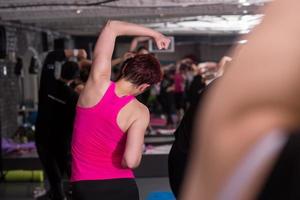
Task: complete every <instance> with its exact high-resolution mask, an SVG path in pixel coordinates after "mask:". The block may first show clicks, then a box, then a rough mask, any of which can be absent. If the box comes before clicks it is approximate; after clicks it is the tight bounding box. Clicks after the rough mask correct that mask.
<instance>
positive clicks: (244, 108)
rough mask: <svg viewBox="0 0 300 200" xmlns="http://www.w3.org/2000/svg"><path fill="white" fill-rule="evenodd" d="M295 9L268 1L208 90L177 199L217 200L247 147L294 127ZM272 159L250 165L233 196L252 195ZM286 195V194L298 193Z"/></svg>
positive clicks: (299, 51) (299, 52) (298, 109)
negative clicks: (244, 41)
mask: <svg viewBox="0 0 300 200" xmlns="http://www.w3.org/2000/svg"><path fill="white" fill-rule="evenodd" d="M299 8H300V2H299V1H292V0H285V1H274V2H272V3H271V4H270V7H269V8H268V9H267V12H266V15H265V18H264V20H263V22H262V24H261V25H260V26H258V27H257V28H256V29H255V30H254V32H253V34H252V35H250V37H249V38H248V41H249V42H248V43H247V44H246V45H245V46H244V47H243V48H241V49H240V51H239V52H238V54H236V56H235V57H234V61H233V62H232V64H231V66H230V69H229V70H228V71H227V72H226V74H225V75H224V76H223V78H222V79H221V80H219V82H218V83H217V84H216V86H215V87H214V88H213V90H212V91H211V92H210V93H209V94H208V97H207V102H205V109H204V112H203V113H202V114H201V115H200V125H199V127H198V131H197V132H196V133H197V134H198V133H201V135H200V136H199V137H198V136H197V139H196V143H195V146H194V152H193V154H192V155H193V156H192V160H191V166H190V168H189V172H188V177H187V182H186V185H185V186H184V190H183V195H182V198H181V199H183V200H194V199H208V200H210V199H222V197H221V196H219V195H220V192H221V191H222V190H223V187H224V186H226V185H227V181H228V180H230V179H231V178H234V175H236V173H238V172H239V171H238V170H236V169H238V167H239V166H240V165H242V164H243V162H242V161H243V160H244V159H245V158H246V157H245V155H248V154H249V153H250V154H251V153H252V152H253V151H250V150H253V147H255V146H256V145H257V144H259V143H260V142H261V141H262V140H263V139H265V138H267V137H269V136H272V132H274V131H275V132H279V133H281V134H283V135H284V134H286V133H287V131H284V130H290V129H293V128H295V127H297V126H299V121H300V117H299V113H300V105H299V77H298V74H299V69H300V68H299V57H300V46H299V44H298V42H297V41H298V38H299V34H298V33H299V29H300V26H299V25H298V24H297V25H295V22H296V19H297V18H298V17H299ZM279 142H280V141H279ZM272 145H273V143H271V146H272ZM267 146H270V144H269V145H267ZM267 146H265V147H267ZM274 158H276V154H272V155H271V156H269V157H266V158H265V159H264V160H263V162H261V163H259V167H257V168H254V169H252V170H254V172H255V173H253V174H252V176H251V177H247V178H249V179H247V182H246V184H245V185H243V187H241V188H239V190H238V191H235V190H233V192H236V194H235V195H236V196H237V198H236V199H255V197H256V195H257V193H258V191H259V190H260V188H261V185H262V184H263V182H264V180H265V177H266V175H267V174H268V172H269V170H270V168H271V166H272V164H273V163H274ZM242 175H247V174H245V173H243V174H242ZM240 180H241V179H240ZM242 180H243V183H244V182H245V180H244V179H242ZM281 184H282V185H281V186H282V187H283V186H284V184H285V183H284V182H282V183H281ZM279 188H280V187H279ZM291 195H292V194H291ZM291 195H290V194H287V196H286V198H288V199H298V198H299V196H298V198H297V197H296V196H293V195H292V196H291ZM290 197H291V198H290Z"/></svg>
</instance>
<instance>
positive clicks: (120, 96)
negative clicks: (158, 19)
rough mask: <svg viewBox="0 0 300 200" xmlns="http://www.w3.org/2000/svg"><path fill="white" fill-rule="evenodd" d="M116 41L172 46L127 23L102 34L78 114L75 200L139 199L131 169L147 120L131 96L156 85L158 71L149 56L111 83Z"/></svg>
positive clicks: (136, 162)
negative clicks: (141, 39) (145, 39)
mask: <svg viewBox="0 0 300 200" xmlns="http://www.w3.org/2000/svg"><path fill="white" fill-rule="evenodd" d="M120 35H144V36H150V37H152V38H153V39H154V40H155V41H156V43H157V45H158V46H159V47H160V48H166V47H167V46H168V45H169V42H170V41H169V39H168V38H166V37H165V36H163V35H162V34H160V33H158V32H156V31H153V30H151V29H148V28H144V27H142V26H139V25H135V24H130V23H126V22H120V21H109V22H108V23H107V24H106V25H105V27H104V28H103V30H102V32H101V34H100V36H99V38H98V41H97V44H96V47H95V51H94V55H95V59H94V62H93V65H92V69H91V73H90V76H89V78H88V81H87V83H86V85H85V88H84V90H83V92H82V93H81V96H80V98H79V101H78V107H77V112H76V119H75V124H74V133H73V140H72V177H71V181H72V182H73V183H72V186H73V199H74V200H77V199H80V200H81V199H84V200H86V199H95V197H101V199H109V200H120V199H123V200H126V199H128V200H134V199H138V198H139V195H138V190H137V186H136V183H135V180H134V175H133V172H132V169H133V168H135V167H137V166H138V165H139V163H140V161H141V156H142V148H143V141H144V134H145V130H146V128H147V126H148V124H149V118H150V116H149V111H148V109H147V108H146V107H145V106H144V105H143V104H141V103H139V102H138V101H137V100H136V99H135V98H134V96H136V95H138V94H141V93H142V92H144V91H145V90H146V89H147V88H148V87H149V86H150V85H153V84H155V83H157V82H159V81H160V80H161V70H160V65H159V62H158V61H157V60H156V58H154V57H153V56H152V55H150V54H148V55H137V56H135V57H133V58H130V59H128V60H127V61H126V63H125V65H124V66H123V68H122V70H121V78H120V79H119V80H118V81H117V82H111V81H110V75H111V57H112V53H113V50H114V43H115V40H116V37H117V36H120Z"/></svg>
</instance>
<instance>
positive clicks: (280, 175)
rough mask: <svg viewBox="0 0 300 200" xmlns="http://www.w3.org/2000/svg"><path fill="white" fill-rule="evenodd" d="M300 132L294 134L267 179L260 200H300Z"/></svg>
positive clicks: (259, 196)
mask: <svg viewBox="0 0 300 200" xmlns="http://www.w3.org/2000/svg"><path fill="white" fill-rule="evenodd" d="M299 155H300V132H299V131H297V132H296V133H292V134H291V135H290V136H289V139H288V142H287V143H286V145H285V146H284V148H283V150H282V151H281V153H280V154H279V157H278V159H277V161H276V163H275V165H274V167H273V169H272V171H271V173H270V175H269V176H268V178H267V179H266V183H265V185H264V186H263V187H262V190H261V192H260V193H259V195H258V197H257V199H258V200H269V199H272V200H298V199H300V190H299V182H300V156H299Z"/></svg>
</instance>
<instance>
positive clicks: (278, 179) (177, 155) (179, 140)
mask: <svg viewBox="0 0 300 200" xmlns="http://www.w3.org/2000/svg"><path fill="white" fill-rule="evenodd" d="M212 84H215V83H211V84H210V85H209V86H208V87H206V88H205V89H204V90H203V91H202V92H201V93H200V94H199V95H198V97H197V98H196V101H194V102H195V103H193V104H191V106H190V107H189V108H188V110H187V112H186V113H185V115H184V117H183V119H182V121H181V123H180V125H179V127H178V128H177V130H176V132H175V141H174V143H173V146H172V148H171V151H170V154H169V161H168V164H169V180H170V186H171V189H172V191H173V193H174V195H175V196H176V197H178V195H179V191H180V188H181V185H182V181H183V178H184V174H185V170H186V166H187V163H188V160H189V151H190V147H191V141H192V138H193V137H192V131H193V126H194V120H195V115H196V113H198V112H201V103H202V100H203V98H204V95H205V94H207V91H208V90H209V88H210V87H211V86H212ZM299 155H300V131H297V132H296V133H292V134H290V136H289V140H288V142H287V143H286V145H285V146H284V148H283V149H282V151H281V153H280V154H279V156H278V159H277V161H276V162H275V165H274V167H273V169H272V170H271V172H270V175H269V176H268V178H267V179H266V181H265V184H264V185H263V187H262V189H261V191H260V192H259V194H258V196H257V198H256V199H258V200H270V199H271V200H298V199H300V190H299V180H300V156H299Z"/></svg>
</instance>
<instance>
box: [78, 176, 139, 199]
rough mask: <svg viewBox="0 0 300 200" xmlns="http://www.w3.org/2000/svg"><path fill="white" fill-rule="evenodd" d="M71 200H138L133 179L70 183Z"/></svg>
mask: <svg viewBox="0 0 300 200" xmlns="http://www.w3.org/2000/svg"><path fill="white" fill-rule="evenodd" d="M72 191H73V193H72V199H73V200H98V199H99V200H139V192H138V188H137V185H136V182H135V180H134V179H127V178H122V179H109V180H88V181H77V182H73V183H72Z"/></svg>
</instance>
